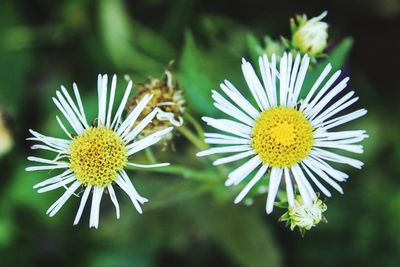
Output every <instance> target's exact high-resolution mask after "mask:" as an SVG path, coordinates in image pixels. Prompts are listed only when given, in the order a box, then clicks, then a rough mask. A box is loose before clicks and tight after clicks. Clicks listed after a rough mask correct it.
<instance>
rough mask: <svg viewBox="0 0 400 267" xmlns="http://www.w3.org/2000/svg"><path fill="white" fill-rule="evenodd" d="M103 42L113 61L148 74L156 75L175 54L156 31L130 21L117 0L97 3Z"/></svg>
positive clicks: (117, 64) (105, 0) (124, 9)
mask: <svg viewBox="0 0 400 267" xmlns="http://www.w3.org/2000/svg"><path fill="white" fill-rule="evenodd" d="M99 5H100V6H99V18H100V31H101V37H102V41H103V43H104V45H105V47H106V51H107V52H109V56H110V58H111V60H112V61H113V63H114V64H115V65H116V66H118V67H120V68H127V69H129V70H130V69H132V70H134V71H136V72H139V73H142V74H144V75H146V76H148V75H154V76H156V75H159V73H161V72H162V70H163V69H164V67H165V65H167V63H168V62H169V60H170V59H171V58H172V57H173V56H174V51H173V49H172V48H171V47H170V46H169V45H168V43H167V42H166V41H165V40H164V39H162V38H161V37H159V36H158V35H157V34H156V33H154V32H152V31H150V30H148V29H147V28H145V27H144V26H142V25H140V24H139V23H136V22H134V21H133V20H131V19H130V18H129V16H128V14H127V13H126V8H125V7H124V6H123V2H122V1H120V0H102V1H100V4H99Z"/></svg>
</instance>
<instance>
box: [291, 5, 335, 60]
mask: <svg viewBox="0 0 400 267" xmlns="http://www.w3.org/2000/svg"><path fill="white" fill-rule="evenodd" d="M326 15H327V12H326V11H325V12H323V13H322V14H321V15H319V16H318V17H314V18H311V19H310V20H307V17H306V16H305V15H303V16H297V18H296V19H297V22H298V25H295V23H294V20H292V21H291V26H292V46H293V48H295V49H297V50H298V51H300V52H301V53H303V54H304V53H308V54H309V55H310V56H312V57H313V56H317V55H319V54H321V53H322V51H324V49H325V48H326V46H327V43H328V41H327V40H328V24H327V23H326V22H323V21H321V20H322V19H323V18H324V17H325V16H326Z"/></svg>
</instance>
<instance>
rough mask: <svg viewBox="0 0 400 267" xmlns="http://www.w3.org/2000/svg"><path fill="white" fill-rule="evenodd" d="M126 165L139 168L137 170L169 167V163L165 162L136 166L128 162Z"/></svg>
mask: <svg viewBox="0 0 400 267" xmlns="http://www.w3.org/2000/svg"><path fill="white" fill-rule="evenodd" d="M128 165H130V166H134V167H139V168H161V167H167V166H169V165H170V163H168V162H165V163H157V164H137V163H133V162H128Z"/></svg>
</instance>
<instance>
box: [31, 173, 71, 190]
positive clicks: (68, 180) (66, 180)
mask: <svg viewBox="0 0 400 267" xmlns="http://www.w3.org/2000/svg"><path fill="white" fill-rule="evenodd" d="M73 181H76V178H75V176H74V175H70V176H68V177H65V178H64V179H63V180H61V181H59V182H57V183H53V184H51V185H48V186H45V187H42V188H40V189H39V190H38V193H44V192H48V191H51V190H54V189H57V188H60V187H63V186H66V185H67V184H69V183H71V182H73Z"/></svg>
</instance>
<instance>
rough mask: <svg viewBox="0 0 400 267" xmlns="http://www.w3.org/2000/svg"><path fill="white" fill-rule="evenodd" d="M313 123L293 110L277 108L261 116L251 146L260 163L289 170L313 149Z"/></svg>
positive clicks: (301, 113)
mask: <svg viewBox="0 0 400 267" xmlns="http://www.w3.org/2000/svg"><path fill="white" fill-rule="evenodd" d="M313 142H314V139H313V129H312V127H311V124H310V122H309V121H308V120H307V118H306V117H305V116H304V114H303V112H300V111H298V110H296V109H294V108H287V107H276V108H271V109H268V110H266V111H264V112H263V113H261V116H260V118H259V119H258V120H257V121H256V122H255V125H254V129H253V133H252V146H253V149H254V150H255V151H256V152H257V154H258V156H259V157H260V158H261V160H262V161H263V162H264V163H266V164H268V165H270V166H273V167H290V166H292V165H294V164H296V163H298V162H300V161H301V160H303V159H304V158H305V157H307V156H308V154H309V153H310V151H311V148H312V145H313Z"/></svg>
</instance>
